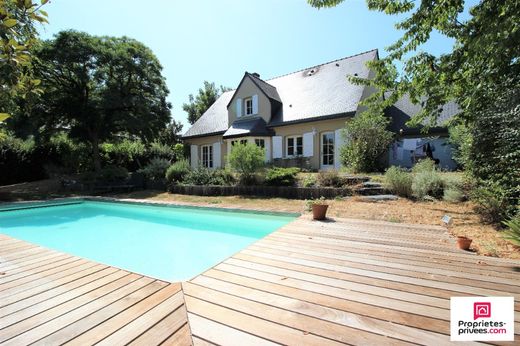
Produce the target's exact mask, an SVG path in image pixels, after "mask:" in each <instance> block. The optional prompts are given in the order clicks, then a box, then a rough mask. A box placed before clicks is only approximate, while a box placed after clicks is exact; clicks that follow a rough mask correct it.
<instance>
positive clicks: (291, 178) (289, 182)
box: [265, 167, 300, 186]
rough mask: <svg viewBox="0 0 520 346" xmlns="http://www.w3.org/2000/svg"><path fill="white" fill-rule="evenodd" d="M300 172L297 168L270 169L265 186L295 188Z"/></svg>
mask: <svg viewBox="0 0 520 346" xmlns="http://www.w3.org/2000/svg"><path fill="white" fill-rule="evenodd" d="M299 171H300V169H299V168H296V167H290V168H281V167H273V168H269V169H268V170H267V173H266V175H265V184H266V185H274V186H294V184H295V183H296V175H297V174H298V172H299Z"/></svg>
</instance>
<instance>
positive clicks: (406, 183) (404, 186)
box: [385, 166, 413, 197]
mask: <svg viewBox="0 0 520 346" xmlns="http://www.w3.org/2000/svg"><path fill="white" fill-rule="evenodd" d="M385 181H386V185H387V186H388V189H389V190H390V191H392V193H395V194H396V195H398V196H401V197H411V196H412V182H413V177H412V175H411V174H410V173H409V172H407V171H405V170H404V169H402V168H401V167H396V166H392V167H390V168H388V170H387V171H386V173H385Z"/></svg>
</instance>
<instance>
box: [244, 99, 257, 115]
mask: <svg viewBox="0 0 520 346" xmlns="http://www.w3.org/2000/svg"><path fill="white" fill-rule="evenodd" d="M249 101H251V113H248V107H247V103H248V102H249ZM254 111H255V109H254V103H253V98H252V97H248V98H245V99H244V116H248V115H253V114H255V112H254Z"/></svg>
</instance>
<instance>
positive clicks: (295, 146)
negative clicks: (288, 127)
mask: <svg viewBox="0 0 520 346" xmlns="http://www.w3.org/2000/svg"><path fill="white" fill-rule="evenodd" d="M298 138H300V139H301V145H300V146H299V147H300V154H298ZM289 139H292V140H293V145H292V147H293V154H292V155H289ZM298 156H303V136H301V135H297V136H287V137H285V157H298Z"/></svg>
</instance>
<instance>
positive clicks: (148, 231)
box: [0, 201, 296, 281]
mask: <svg viewBox="0 0 520 346" xmlns="http://www.w3.org/2000/svg"><path fill="white" fill-rule="evenodd" d="M295 217H296V215H294V214H273V213H271V214H267V213H254V212H242V211H226V210H219V209H216V208H195V207H170V206H168V207H165V206H149V205H136V204H130V203H112V202H98V201H83V202H79V203H75V204H69V205H60V206H48V207H43V208H40V207H39V208H29V209H19V210H10V211H2V212H0V233H4V234H7V235H9V236H12V237H14V238H18V239H22V240H25V241H28V242H31V243H35V244H38V245H42V246H44V247H47V248H51V249H55V250H58V251H61V252H66V253H69V254H73V255H76V256H80V257H83V258H87V259H90V260H93V261H97V262H100V263H104V264H107V265H111V266H115V267H119V268H121V269H126V270H129V271H132V272H136V273H140V274H143V275H147V276H151V277H154V278H158V279H162V280H166V281H181V280H187V279H191V278H192V277H194V276H196V275H198V274H200V273H202V272H203V271H205V270H207V269H209V268H211V267H212V266H214V265H216V264H217V263H219V262H220V261H223V260H224V259H226V258H227V257H229V256H231V255H233V254H234V253H236V252H238V251H240V250H241V249H243V248H244V247H246V246H247V245H249V244H251V243H253V242H255V241H256V240H257V239H260V238H262V237H264V236H266V235H267V234H269V233H271V232H273V231H274V230H276V229H277V228H279V227H281V226H283V225H285V224H287V223H288V222H290V221H292V220H293V219H294V218H295Z"/></svg>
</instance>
